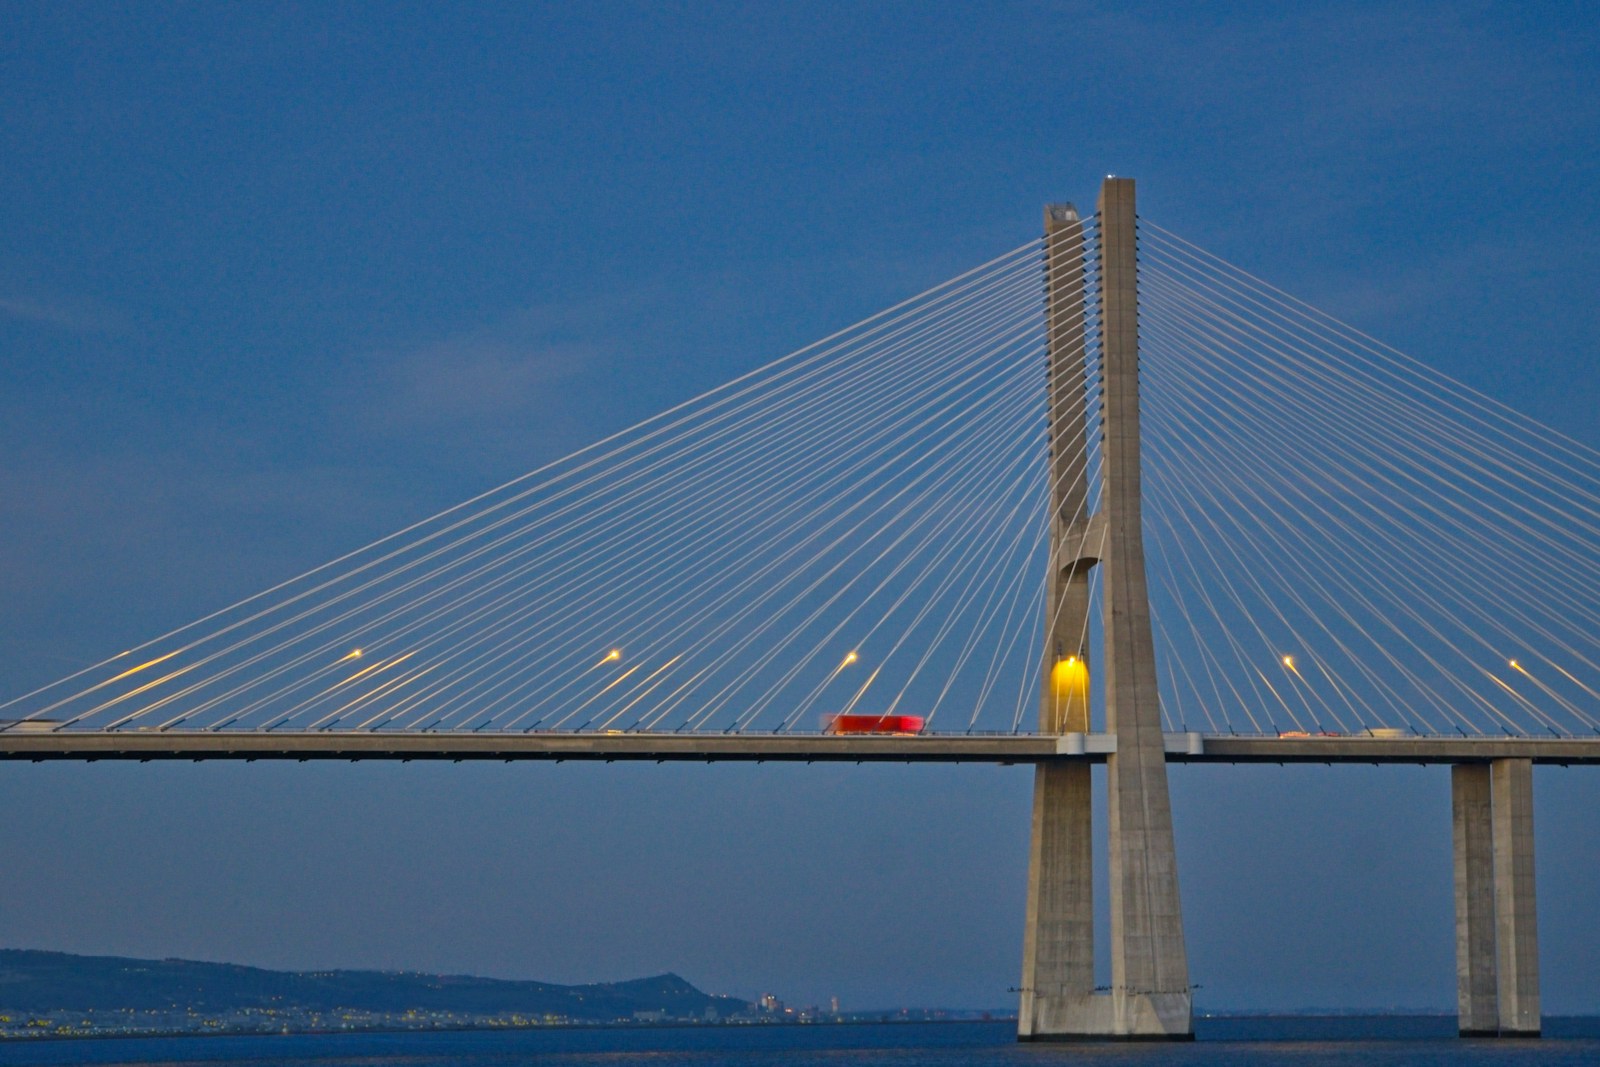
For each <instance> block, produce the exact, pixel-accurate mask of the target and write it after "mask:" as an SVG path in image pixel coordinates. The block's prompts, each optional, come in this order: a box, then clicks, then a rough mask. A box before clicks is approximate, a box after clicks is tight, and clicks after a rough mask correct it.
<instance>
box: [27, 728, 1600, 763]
mask: <svg viewBox="0 0 1600 1067" xmlns="http://www.w3.org/2000/svg"><path fill="white" fill-rule="evenodd" d="M1115 746H1116V741H1115V738H1113V737H1111V736H1110V735H1108V734H1066V735H1063V736H1060V737H1053V736H1043V735H1036V734H1018V735H1011V734H1006V735H982V734H971V735H968V734H925V735H916V736H912V735H904V736H830V735H819V734H809V735H808V734H778V735H772V734H767V735H729V734H652V733H620V734H592V733H591V734H577V733H565V734H563V733H533V734H521V733H517V734H496V733H477V734H473V733H449V732H441V733H410V734H406V733H387V734H386V733H354V732H350V733H337V732H316V733H310V732H301V733H254V732H246V731H237V732H205V731H194V732H179V731H167V732H155V731H150V732H143V731H135V732H119V733H95V732H89V731H59V732H54V733H49V732H32V731H20V730H8V731H0V759H13V760H36V761H37V760H55V759H69V760H100V759H131V760H154V759H176V760H203V759H243V760H255V759H291V760H313V759H334V760H357V759H389V760H394V759H398V760H413V759H417V760H421V759H436V760H437V759H446V760H469V759H471V760H526V759H539V760H569V759H571V760H656V761H665V760H692V761H711V760H739V761H745V762H760V761H765V760H775V761H788V762H827V761H834V762H860V763H872V762H877V763H1038V762H1040V761H1044V760H1058V759H1059V760H1088V761H1090V762H1104V760H1105V758H1106V755H1107V754H1108V753H1110V752H1112V751H1114V750H1115ZM1166 748H1167V760H1168V761H1169V762H1175V763H1471V762H1477V761H1482V760H1491V759H1500V758H1505V757H1521V758H1528V759H1532V760H1533V761H1534V762H1535V763H1554V764H1589V763H1595V764H1600V737H1593V738H1556V737H1548V738H1537V737H1498V738H1497V737H1365V736H1350V737H1245V736H1237V735H1231V734H1230V735H1218V734H1197V733H1177V734H1167V735H1166Z"/></svg>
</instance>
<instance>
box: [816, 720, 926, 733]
mask: <svg viewBox="0 0 1600 1067" xmlns="http://www.w3.org/2000/svg"><path fill="white" fill-rule="evenodd" d="M926 723H927V720H926V719H925V718H923V717H922V716H921V715H824V716H823V717H822V732H823V733H825V734H920V733H921V732H922V727H923V726H924V725H925V724H926Z"/></svg>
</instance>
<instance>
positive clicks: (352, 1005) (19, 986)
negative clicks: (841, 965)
mask: <svg viewBox="0 0 1600 1067" xmlns="http://www.w3.org/2000/svg"><path fill="white" fill-rule="evenodd" d="M748 1006H749V1005H748V1004H746V1003H745V1002H744V1001H741V1000H737V999H735V998H733V997H716V996H711V995H709V994H706V993H702V992H700V990H698V989H696V988H695V987H694V986H692V985H690V984H689V983H688V982H686V981H684V980H683V979H682V978H679V977H678V976H677V975H675V974H662V975H657V976H656V977H654V978H637V979H634V980H633V981H629V982H608V983H604V984H601V985H579V986H564V985H551V984H548V983H545V982H513V981H500V980H496V979H492V978H472V977H466V976H461V975H437V974H413V973H409V972H390V971H267V970H262V969H260V968H258V967H241V966H237V965H234V964H227V963H196V962H193V961H190V960H138V959H124V958H121V957H117V956H74V955H70V954H68V953H65V952H34V951H29V950H22V949H0V1011H9V1012H18V1013H27V1012H35V1013H42V1012H51V1011H57V1010H61V1009H67V1010H71V1011H89V1010H93V1011H96V1012H100V1011H115V1010H121V1009H132V1010H134V1011H141V1012H150V1011H168V1010H174V1009H176V1010H183V1009H190V1010H194V1011H201V1012H224V1011H232V1010H240V1009H267V1008H271V1009H278V1010H302V1011H307V1012H331V1011H334V1010H336V1009H345V1010H354V1011H360V1012H376V1013H399V1012H407V1011H427V1012H451V1013H458V1014H482V1015H499V1014H507V1013H519V1014H523V1015H532V1016H542V1015H559V1016H565V1017H566V1018H568V1019H571V1020H573V1021H593V1022H609V1021H612V1020H616V1019H631V1018H632V1017H633V1015H634V1013H635V1012H663V1013H665V1015H666V1016H668V1017H671V1018H705V1017H706V1016H707V1015H708V1009H709V1010H710V1011H711V1012H714V1013H715V1016H716V1017H719V1018H727V1017H728V1016H729V1015H733V1014H736V1013H738V1012H740V1011H743V1010H745V1009H746V1008H747V1007H748Z"/></svg>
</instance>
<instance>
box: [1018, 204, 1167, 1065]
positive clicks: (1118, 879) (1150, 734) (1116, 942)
mask: <svg viewBox="0 0 1600 1067" xmlns="http://www.w3.org/2000/svg"><path fill="white" fill-rule="evenodd" d="M1053 212H1059V213H1060V214H1061V216H1062V218H1061V219H1060V220H1058V223H1059V224H1058V223H1053V222H1052V221H1051V213H1053ZM1068 212H1070V209H1057V208H1052V209H1049V210H1048V211H1047V216H1046V229H1047V240H1046V248H1047V251H1048V250H1053V245H1052V241H1053V240H1055V239H1056V235H1057V234H1058V233H1059V234H1063V235H1065V234H1067V233H1069V232H1070V228H1071V222H1073V221H1076V215H1075V214H1072V217H1071V219H1070V220H1069V219H1067V218H1066V215H1067V213H1068ZM1099 219H1100V285H1099V315H1100V349H1101V351H1100V359H1101V382H1102V390H1103V391H1102V398H1101V402H1102V405H1103V406H1102V409H1101V429H1102V431H1103V434H1104V453H1103V457H1102V460H1103V461H1102V464H1101V468H1102V471H1101V477H1102V506H1101V509H1100V511H1099V512H1098V513H1096V514H1095V515H1093V516H1090V515H1088V514H1086V509H1087V475H1086V473H1084V472H1082V471H1079V470H1077V469H1075V468H1073V467H1071V466H1070V464H1067V465H1062V464H1061V458H1062V457H1063V456H1072V455H1077V454H1078V453H1079V452H1081V451H1082V450H1083V445H1082V441H1083V439H1084V437H1083V430H1084V421H1083V412H1084V408H1083V402H1082V401H1079V400H1077V399H1076V398H1075V397H1073V396H1071V395H1070V390H1069V391H1068V393H1067V394H1066V395H1064V394H1063V392H1062V390H1061V389H1060V388H1059V387H1060V385H1061V384H1062V382H1063V379H1064V378H1065V379H1066V380H1068V381H1075V380H1076V379H1075V378H1074V377H1073V375H1075V374H1077V373H1080V372H1079V371H1077V370H1076V368H1081V367H1082V365H1083V363H1082V358H1083V348H1082V341H1081V332H1080V335H1079V340H1078V342H1077V344H1078V347H1077V348H1076V349H1074V348H1072V347H1071V346H1070V345H1058V343H1057V334H1056V326H1057V324H1058V323H1059V322H1066V321H1070V319H1071V316H1072V315H1073V304H1072V303H1071V301H1072V299H1073V298H1072V297H1071V296H1070V295H1068V294H1067V293H1066V291H1065V290H1066V289H1067V288H1068V283H1069V282H1070V279H1071V276H1070V274H1068V273H1066V272H1067V271H1068V270H1070V267H1068V266H1066V264H1067V263H1068V262H1069V260H1071V257H1069V256H1066V255H1063V256H1062V263H1063V268H1062V271H1061V272H1056V271H1055V267H1056V263H1057V258H1056V256H1055V255H1053V254H1051V255H1047V263H1048V265H1049V266H1050V267H1051V273H1050V274H1049V275H1048V289H1047V292H1048V294H1049V304H1048V306H1047V313H1048V315H1049V317H1050V326H1051V330H1050V335H1049V336H1050V346H1051V351H1050V356H1051V391H1050V414H1051V448H1052V454H1053V456H1054V457H1055V463H1053V464H1052V470H1053V473H1054V474H1055V491H1054V492H1055V496H1054V500H1055V504H1056V509H1055V512H1054V524H1055V530H1054V533H1055V540H1054V541H1053V543H1052V556H1051V567H1050V582H1051V589H1050V597H1049V599H1048V600H1047V602H1046V606H1047V610H1049V611H1050V612H1051V616H1050V623H1049V625H1047V628H1046V633H1047V638H1046V640H1047V647H1046V651H1045V671H1044V678H1045V692H1044V697H1043V700H1042V710H1043V715H1042V721H1041V727H1042V728H1043V729H1044V730H1045V731H1046V732H1063V731H1073V730H1086V729H1087V725H1088V701H1087V687H1088V677H1087V658H1086V653H1087V648H1086V647H1085V642H1084V634H1085V633H1086V629H1087V626H1086V624H1087V619H1088V611H1089V605H1088V573H1089V570H1090V568H1091V567H1093V566H1095V565H1096V564H1101V565H1103V575H1102V577H1103V584H1102V600H1103V616H1102V622H1101V626H1102V634H1103V641H1104V649H1105V658H1104V673H1105V683H1104V685H1105V689H1104V692H1105V709H1106V710H1105V716H1106V731H1107V732H1108V733H1110V734H1112V735H1113V736H1114V737H1115V739H1116V751H1115V752H1114V753H1112V754H1110V755H1109V756H1108V757H1107V759H1106V782H1107V787H1108V794H1109V797H1108V799H1109V805H1108V822H1109V827H1110V883H1111V886H1110V888H1111V893H1110V902H1109V903H1110V912H1111V989H1110V991H1109V993H1105V994H1099V993H1096V992H1095V991H1094V990H1093V899H1092V896H1091V886H1092V872H1091V870H1090V865H1091V863H1092V853H1091V851H1090V848H1089V826H1090V824H1091V818H1090V814H1091V813H1090V805H1089V788H1088V782H1087V774H1088V769H1087V767H1086V766H1083V765H1075V766H1056V765H1051V764H1041V765H1040V767H1039V769H1038V770H1037V771H1036V772H1035V773H1036V777H1035V782H1034V815H1033V839H1032V850H1031V854H1030V863H1031V865H1030V871H1029V880H1028V920H1027V927H1026V939H1027V940H1026V943H1025V945H1024V949H1023V960H1024V969H1023V986H1022V988H1023V992H1022V1004H1021V1010H1020V1012H1019V1015H1018V1032H1019V1036H1020V1037H1021V1038H1022V1039H1023V1040H1052V1039H1054V1040H1071V1039H1075V1038H1076V1039H1094V1038H1113V1039H1114V1038H1121V1039H1130V1038H1133V1039H1176V1040H1184V1039H1188V1038H1191V1037H1192V1036H1193V1033H1194V1030H1193V1012H1192V1002H1191V994H1190V987H1189V967H1188V959H1187V955H1186V950H1185V948H1184V942H1183V917H1182V911H1181V908H1180V904H1179V899H1178V873H1177V855H1176V850H1175V847H1174V843H1173V834H1172V806H1171V802H1170V799H1169V797H1168V792H1167V765H1166V750H1165V742H1164V738H1163V736H1162V729H1161V707H1160V702H1159V695H1158V692H1157V685H1156V668H1155V640H1154V635H1153V633H1152V629H1151V622H1150V604H1149V596H1148V592H1147V590H1146V585H1145V569H1144V538H1143V530H1142V519H1141V510H1140V470H1139V466H1140V459H1139V328H1138V269H1137V228H1136V215H1135V210H1134V188H1133V182H1132V180H1130V179H1125V178H1108V179H1107V180H1106V182H1105V184H1104V185H1103V186H1102V187H1101V192H1100V204H1099ZM1053 226H1056V227H1057V228H1056V229H1052V227H1053ZM1068 239H1069V238H1068V237H1066V236H1063V237H1062V238H1060V240H1062V241H1066V240H1068ZM1078 240H1079V241H1080V242H1081V230H1080V231H1079V236H1078ZM1075 261H1076V262H1081V254H1080V256H1079V257H1078V258H1077V259H1076V260H1075ZM1080 277H1081V275H1080ZM1058 281H1060V282H1061V283H1062V284H1061V285H1060V286H1059V289H1060V290H1061V292H1060V295H1058V285H1057V282H1058ZM1078 291H1079V292H1081V291H1082V290H1081V288H1080V289H1079V290H1078ZM1077 299H1078V301H1079V302H1078V304H1077V315H1078V317H1079V318H1081V317H1082V297H1078V298H1077ZM1073 360H1076V362H1075V363H1074V362H1072V361H1073ZM1067 368H1073V369H1071V370H1070V371H1069V372H1068V373H1067V374H1063V370H1064V369H1067ZM1068 434H1073V435H1075V437H1072V438H1069V437H1067V436H1066V435H1068ZM1080 724H1081V725H1080Z"/></svg>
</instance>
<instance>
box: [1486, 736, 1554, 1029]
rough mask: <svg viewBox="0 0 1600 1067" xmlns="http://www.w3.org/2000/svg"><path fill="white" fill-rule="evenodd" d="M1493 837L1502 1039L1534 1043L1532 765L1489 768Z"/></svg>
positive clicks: (1513, 762)
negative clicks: (1519, 1039)
mask: <svg viewBox="0 0 1600 1067" xmlns="http://www.w3.org/2000/svg"><path fill="white" fill-rule="evenodd" d="M1490 780H1491V787H1490V797H1491V803H1492V806H1493V811H1494V814H1493V834H1494V914H1495V967H1496V971H1497V974H1498V979H1499V980H1498V983H1497V990H1496V991H1497V999H1498V1001H1499V1009H1500V1035H1501V1036H1502V1037H1537V1036H1538V1035H1539V1030H1540V1025H1541V1023H1540V1014H1539V927H1538V918H1537V915H1536V913H1535V908H1534V891H1533V763H1532V762H1531V761H1530V760H1526V759H1500V760H1495V761H1494V762H1493V763H1492V764H1491V765H1490Z"/></svg>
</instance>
